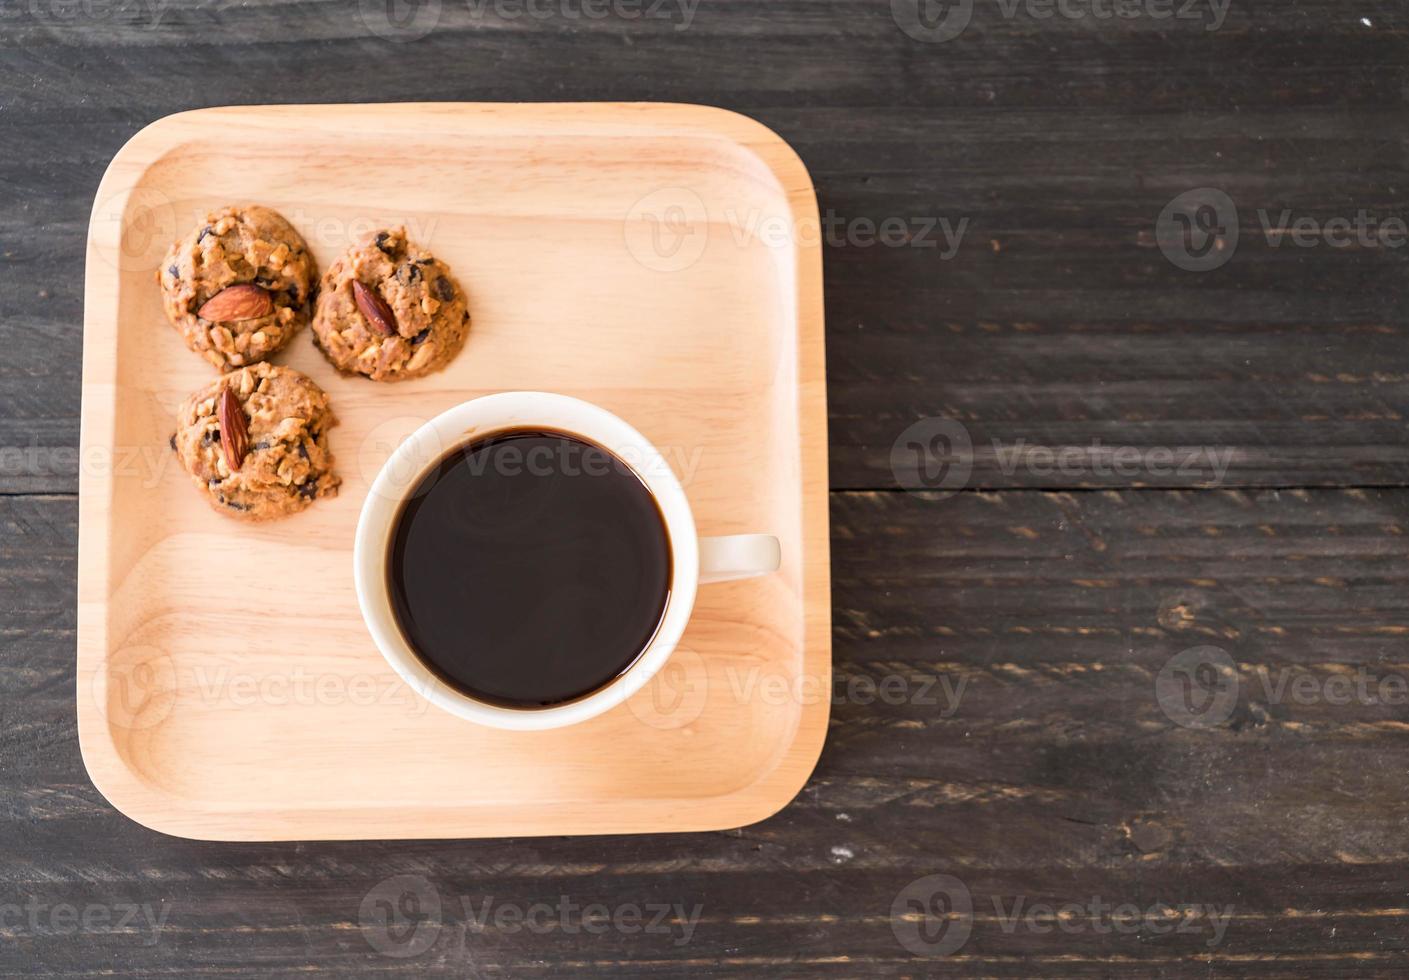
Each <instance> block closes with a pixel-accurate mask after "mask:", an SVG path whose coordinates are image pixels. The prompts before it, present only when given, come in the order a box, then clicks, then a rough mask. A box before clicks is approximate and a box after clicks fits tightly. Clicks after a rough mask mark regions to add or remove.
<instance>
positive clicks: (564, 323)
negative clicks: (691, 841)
mask: <svg viewBox="0 0 1409 980" xmlns="http://www.w3.org/2000/svg"><path fill="white" fill-rule="evenodd" d="M239 201H256V202H260V203H263V204H267V205H270V206H272V207H274V208H277V209H278V210H280V211H282V212H283V213H284V214H285V215H286V216H287V217H288V218H289V219H290V220H291V221H293V223H294V224H295V225H296V226H298V228H299V229H300V231H301V232H302V233H303V234H304V236H305V237H306V238H307V240H308V242H309V245H310V247H311V248H312V250H313V252H314V254H315V256H316V258H317V259H318V263H319V267H320V268H326V267H327V265H328V264H329V263H330V262H331V261H332V259H333V258H334V256H335V255H337V254H338V252H340V251H341V250H342V248H344V247H345V246H346V245H347V244H348V243H349V242H350V241H351V240H352V239H354V238H356V237H358V236H360V235H362V234H364V233H365V232H366V231H368V230H370V229H371V228H373V227H377V226H382V225H387V224H405V225H406V226H407V227H408V230H409V232H410V234H411V235H412V237H414V238H417V239H418V240H420V241H422V242H423V243H424V244H426V245H427V246H429V248H430V249H431V250H432V251H433V252H435V253H436V254H437V255H439V256H440V257H442V258H444V259H445V260H447V261H448V262H449V263H450V264H451V266H452V267H453V268H454V269H455V270H456V271H457V273H458V274H459V277H460V279H461V281H462V282H463V283H464V284H465V286H466V289H467V292H468V293H469V296H470V308H471V310H472V313H473V317H474V320H473V327H472V330H471V333H470V338H469V341H468V343H467V345H466V348H465V350H464V351H463V353H462V354H461V355H460V356H459V358H458V359H457V360H456V361H455V362H454V363H453V364H452V365H451V366H450V367H449V368H448V369H447V370H445V371H444V372H442V373H440V374H437V375H434V376H432V377H429V378H425V379H422V380H420V381H414V382H408V383H404V384H397V385H379V384H373V383H371V382H368V381H365V380H362V379H358V378H345V377H341V376H339V375H338V374H337V373H336V372H335V371H334V370H333V369H332V368H331V367H330V366H329V365H328V364H327V363H326V362H325V361H324V360H323V359H322V357H321V356H320V355H319V354H318V353H317V352H316V351H315V350H314V349H313V347H312V344H311V343H310V338H309V334H308V332H306V331H305V332H304V333H303V334H302V335H300V336H298V337H296V338H295V339H294V341H293V342H292V344H291V346H290V348H289V349H287V350H285V351H284V352H282V353H281V354H279V355H277V356H276V357H275V358H274V360H275V361H277V362H278V363H282V364H288V365H291V366H293V367H296V368H298V369H299V370H302V371H304V372H307V373H308V374H310V375H311V376H312V377H313V378H314V379H315V380H316V381H317V382H318V383H319V384H321V385H322V386H323V387H324V388H325V389H326V390H327V391H328V392H329V394H330V395H331V397H332V401H333V406H334V409H335V410H336V412H337V414H338V416H339V418H340V419H341V424H340V425H339V426H338V427H337V428H336V429H334V430H333V432H332V442H333V449H334V452H335V453H336V455H337V465H338V470H339V472H340V473H341V475H342V477H343V480H344V482H343V486H342V492H341V495H340V496H338V497H337V498H335V499H332V500H326V501H320V502H319V503H317V504H316V505H315V506H314V507H312V508H311V509H310V510H308V511H306V512H305V513H303V514H300V515H297V516H295V517H293V518H291V519H288V520H285V521H282V522H277V523H271V524H267V525H253V526H252V525H244V524H241V523H238V522H236V521H233V520H229V519H227V518H225V517H222V516H221V515H218V514H216V513H214V512H213V511H211V510H209V509H208V508H207V506H206V504H205V502H204V501H203V500H201V499H200V497H199V495H198V494H197V493H196V492H195V491H194V490H193V489H192V487H191V486H190V485H189V483H188V478H187V477H186V475H185V474H184V473H182V472H181V471H180V469H179V467H178V466H177V465H176V463H175V460H174V457H173V456H172V454H171V453H170V451H169V450H168V448H167V437H168V435H169V434H170V433H171V431H172V429H173V421H172V419H173V412H174V409H175V406H176V405H177V403H178V402H179V401H180V400H181V398H182V397H183V396H184V395H185V394H186V393H187V392H189V391H190V390H191V389H193V388H195V387H197V386H199V385H200V384H202V383H204V382H206V381H208V380H209V379H210V377H211V376H212V375H211V370H210V368H209V367H208V366H207V365H206V364H205V363H204V362H202V361H201V360H200V358H198V357H197V356H196V355H194V354H192V353H190V352H189V351H187V350H186V349H185V347H184V346H183V344H182V343H181V341H180V340H179V338H178V336H177V334H176V332H175V331H174V330H172V329H171V328H170V327H169V326H167V324H166V323H165V321H164V319H163V317H162V312H161V308H160V304H159V300H158V294H157V289H156V286H155V284H154V270H155V269H156V267H157V264H158V262H159V261H160V259H161V256H162V253H163V250H164V249H165V247H166V245H167V244H168V243H169V242H170V241H171V240H172V239H173V238H175V237H176V236H177V235H179V234H181V233H182V232H184V231H185V230H186V229H187V228H188V227H189V226H191V225H192V224H194V223H195V222H196V221H197V220H199V217H200V215H201V214H203V213H204V212H205V211H206V210H208V209H210V208H212V207H216V206H219V205H222V204H226V203H232V202H239ZM817 229H818V216H817V205H816V199H815V196H814V194H813V190H812V185H811V182H810V180H809V178H808V175H807V172H806V170H805V169H804V168H803V166H802V163H801V161H800V160H799V159H798V158H797V156H796V155H795V154H794V153H793V152H792V150H791V149H790V148H789V147H788V146H787V145H786V144H785V143H783V141H782V140H781V139H779V138H778V136H776V135H775V134H774V133H773V132H771V131H770V130H768V129H766V128H765V127H763V126H762V125H760V124H758V123H756V122H753V121H752V120H749V119H747V118H745V117H743V116H739V115H735V114H733V113H729V112H726V111H723V110H720V109H712V108H707V107H703V106H688V105H664V104H579V105H569V104H554V105H493V104H410V105H339V106H269V107H248V108H228V109H209V110H200V111H196V112H187V113H182V114H180V115H176V116H171V117H169V118H167V119H163V120H161V121H159V122H157V123H154V124H153V125H151V126H149V127H147V128H146V129H144V130H143V131H142V132H141V133H139V134H138V135H137V136H135V137H134V138H133V139H132V140H131V142H129V143H128V144H127V145H126V146H125V147H123V149H122V151H121V152H119V153H118V155H117V157H116V159H115V160H114V161H113V163H112V165H111V166H110V167H109V169H108V172H107V174H106V176H105V177H104V178H103V183H102V186H101V187H100V189H99V191H98V196H97V201H96V204H95V208H94V212H93V219H92V222H91V225H90V229H89V239H88V260H87V286H86V290H87V291H86V304H85V305H86V309H85V315H84V332H85V336H84V351H83V437H82V452H83V467H82V470H83V472H82V477H81V488H82V498H81V501H80V515H81V517H80V521H81V526H80V534H79V573H78V599H79V613H78V692H77V693H78V731H79V739H80V744H81V746H82V750H83V757H84V761H85V762H86V764H87V766H88V771H89V773H90V774H91V776H92V778H93V781H94V783H95V784H96V785H97V786H98V788H99V789H100V790H101V791H102V792H103V794H104V795H105V796H106V797H107V798H108V799H109V800H110V801H111V802H112V803H113V805H114V806H116V807H117V808H118V809H120V810H121V811H123V812H124V813H126V814H127V815H128V816H130V817H132V818H133V819H134V820H137V821H139V822H141V823H143V824H146V825H147V826H149V827H152V828H155V829H157V830H161V831H164V832H166V833H170V834H178V835H181V836H186V837H194V838H202V839H212V840H288V839H320V838H374V837H376V838H398V837H491V836H510V835H512V836H519V835H538V834H598V833H635V832H649V831H687V830H711V829H720V828H726V827H735V826H740V825H743V824H747V823H750V822H752V821H756V820H760V819H762V818H764V817H766V816H768V815H770V814H772V813H774V812H775V811H777V810H778V809H780V808H781V807H782V806H783V805H785V804H786V803H787V802H788V801H789V800H790V799H791V798H792V797H793V796H794V795H795V794H796V793H797V792H798V790H799V789H800V788H801V787H802V785H803V783H804V781H805V780H806V779H807V777H808V775H809V773H810V772H811V770H812V768H813V765H814V764H815V762H816V760H817V756H818V754H819V752H820V751H821V746H822V740H823V735H824V732H825V729H826V724H827V713H828V703H829V699H830V693H831V685H830V677H831V644H830V628H831V624H830V604H829V583H828V540H827V497H826V490H827V465H826V411H825V389H824V380H823V366H824V359H823V348H822V290H821V258H820V243H819V238H820V236H819V235H818V234H817ZM515 388H534V389H543V390H549V391H559V392H564V393H566V394H571V395H576V396H578V397H581V398H586V399H588V400H590V401H594V402H597V403H598V404H600V405H602V406H603V407H605V408H607V409H609V410H611V411H613V412H615V413H617V414H618V415H620V416H622V417H623V418H625V419H626V420H627V421H628V422H630V423H631V424H632V425H634V426H636V427H637V428H639V429H640V430H641V431H642V432H643V433H644V434H645V435H646V437H647V438H649V439H651V440H652V441H653V442H654V443H656V445H657V446H660V447H661V448H662V449H663V450H664V451H665V452H666V453H667V455H671V454H674V455H673V456H672V457H671V458H672V462H673V463H674V464H675V466H676V472H677V475H679V476H680V478H681V480H682V482H683V483H684V485H685V490H686V493H687V494H688V496H689V498H690V502H691V505H692V506H693V508H694V510H695V515H696V519H697V521H698V523H699V528H700V533H701V534H730V533H736V532H745V531H767V532H771V533H773V534H776V535H778V537H779V538H780V539H781V541H782V545H783V570H782V572H781V573H780V574H777V575H773V576H770V577H767V578H761V579H754V580H751V581H743V582H736V583H729V584H724V585H715V586H709V587H706V588H702V589H701V590H700V595H699V601H698V604H697V605H696V608H695V613H694V617H693V618H692V620H691V624H690V627H689V629H688V630H687V632H686V634H685V637H684V640H683V643H682V646H681V649H680V650H679V651H678V652H677V653H676V655H675V657H674V658H673V659H672V661H671V663H670V664H669V665H668V666H667V667H666V669H665V670H663V671H662V672H661V674H660V675H658V676H657V678H656V679H655V680H654V681H653V682H652V683H651V685H650V686H648V687H647V688H646V689H645V690H643V691H642V692H641V694H639V695H638V696H637V697H636V698H634V699H633V700H632V701H631V702H630V703H628V704H627V705H624V706H622V707H621V708H618V709H617V710H615V711H613V712H611V713H609V714H607V715H604V716H602V717H601V718H598V719H595V720H593V721H591V722H588V723H586V724H583V725H579V726H575V727H572V728H568V729H563V730H558V731H550V732H541V733H510V732H501V731H494V730H491V729H488V728H481V727H478V726H475V725H473V724H470V723H467V722H464V721H462V720H459V719H457V718H454V717H452V716H450V715H448V714H444V713H442V712H440V711H438V710H437V709H434V708H431V707H429V706H427V705H426V704H425V703H424V702H423V701H421V700H420V699H419V698H418V697H417V696H416V695H415V694H414V693H413V692H411V691H410V690H409V689H406V688H405V687H403V686H401V685H400V684H399V682H398V681H397V678H396V675H395V674H394V673H393V672H392V671H391V669H390V668H389V667H388V666H387V665H386V664H385V662H384V661H383V660H382V658H381V657H380V655H379V654H378V653H377V650H376V649H375V648H374V647H373V645H372V641H371V639H370V638H369V637H368V635H367V632H366V630H365V629H364V628H363V624H362V619H361V616H360V615H359V613H358V608H357V602H356V598H355V596H354V594H353V586H352V560H351V552H352V535H353V526H354V523H355V521H356V519H357V513H358V509H359V507H360V506H361V503H362V499H363V497H364V495H365V494H366V491H367V487H368V485H369V483H370V482H371V480H372V478H373V476H374V475H375V474H376V472H377V469H378V467H379V466H380V465H381V463H382V461H383V460H384V459H385V458H386V457H387V456H388V455H389V453H390V452H391V449H392V448H393V447H394V446H395V445H396V444H397V443H398V441H399V440H400V439H401V438H404V436H405V435H407V434H408V433H409V432H410V431H411V430H412V429H414V428H415V427H416V426H417V425H419V424H420V423H421V422H422V421H424V420H426V419H428V418H430V417H432V416H434V415H436V414H438V413H439V412H441V411H442V410H444V409H446V408H448V407H450V406H451V405H454V404H456V403H458V402H460V401H463V400H465V399H468V398H473V397H475V396H478V395H482V394H485V393H488V392H492V391H499V390H505V389H515Z"/></svg>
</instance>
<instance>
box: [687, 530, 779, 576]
mask: <svg viewBox="0 0 1409 980" xmlns="http://www.w3.org/2000/svg"><path fill="white" fill-rule="evenodd" d="M782 561H783V549H782V546H781V545H779V544H778V539H777V538H775V537H773V535H771V534H725V535H722V536H720V537H716V538H700V583H701V584H704V583H706V582H730V581H733V580H734V579H736V578H753V577H754V576H756V575H767V574H768V573H769V572H776V571H777V570H778V566H779V565H780V564H782Z"/></svg>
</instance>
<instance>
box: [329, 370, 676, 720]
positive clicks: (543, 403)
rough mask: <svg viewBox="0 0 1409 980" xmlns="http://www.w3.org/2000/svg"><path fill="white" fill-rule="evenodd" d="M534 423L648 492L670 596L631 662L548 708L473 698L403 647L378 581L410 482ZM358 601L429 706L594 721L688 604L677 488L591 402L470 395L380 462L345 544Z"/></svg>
mask: <svg viewBox="0 0 1409 980" xmlns="http://www.w3.org/2000/svg"><path fill="white" fill-rule="evenodd" d="M524 426H541V427H543V428H544V429H550V430H557V431H561V432H564V433H567V434H569V435H576V436H579V437H581V438H583V439H586V440H589V441H591V442H594V443H596V444H598V445H599V446H601V447H602V448H604V449H606V450H608V451H609V452H611V453H612V455H613V456H615V457H616V458H617V459H619V460H621V461H622V462H623V463H625V464H626V465H627V466H628V467H630V468H631V470H632V471H633V472H634V473H635V474H636V476H637V477H638V478H639V479H640V480H641V482H642V483H644V484H645V485H646V488H647V489H648V490H649V491H650V493H651V495H652V496H653V497H654V498H655V501H656V504H657V506H658V507H659V509H660V513H661V518H662V520H663V521H664V522H665V532H666V538H667V540H668V542H669V545H670V552H671V571H670V594H669V596H668V598H667V600H666V607H665V611H664V612H663V613H662V615H661V619H660V623H659V624H658V625H657V627H656V632H655V635H654V637H653V638H652V639H651V641H650V643H648V644H647V645H646V647H645V649H644V650H642V651H641V653H640V654H639V655H638V656H637V657H636V660H635V661H634V662H633V663H632V664H631V666H629V667H628V668H627V669H626V670H624V671H623V672H622V673H621V674H619V675H617V677H616V678H615V679H613V680H612V681H610V682H608V683H607V684H606V685H605V686H604V687H600V688H598V689H597V690H595V691H593V692H591V693H590V694H587V695H584V696H582V697H580V698H577V699H575V700H573V701H568V702H565V703H563V704H557V705H552V706H550V707H546V708H516V707H506V706H504V705H496V704H490V703H488V702H485V701H479V700H477V699H475V698H473V697H471V696H469V695H467V694H464V693H463V692H461V691H459V690H456V689H455V688H453V687H451V686H450V685H449V684H447V683H446V682H445V681H444V680H442V679H441V678H440V677H439V676H437V675H436V674H435V673H434V672H432V671H431V669H430V668H429V667H427V666H426V665H425V664H424V663H423V662H422V661H421V659H420V658H419V657H418V656H417V655H416V653H415V652H414V651H413V650H412V649H411V646H410V644H409V643H408V642H407V640H406V638H405V637H404V636H402V634H401V630H400V627H399V626H398V625H397V623H396V617H395V615H394V613H393V611H392V607H391V597H390V594H389V590H388V587H387V581H386V564H387V547H388V545H389V543H390V536H391V531H392V528H393V526H394V524H395V521H396V518H397V515H398V514H399V513H400V511H401V506H402V504H403V503H404V501H405V500H406V497H407V495H408V494H409V492H410V490H411V488H413V487H415V486H416V484H417V483H418V482H419V481H420V479H421V477H422V476H423V475H424V474H425V473H426V472H427V471H428V470H429V469H430V467H431V466H433V465H434V464H435V463H436V462H437V461H438V460H440V459H441V458H443V457H444V456H445V455H446V454H447V453H450V452H453V451H454V450H455V449H457V448H459V447H461V446H464V445H466V444H467V443H468V442H471V441H475V440H478V439H481V438H484V437H487V436H490V435H493V434H494V433H495V432H496V431H500V430H503V429H509V428H520V427H524ZM353 579H354V583H355V586H356V591H357V605H358V608H359V609H360V611H361V613H362V621H363V622H364V623H365V624H366V626H367V630H368V632H369V633H370V634H371V636H372V641H373V643H374V644H375V645H376V647H377V649H378V650H379V651H380V652H381V654H382V657H383V659H385V660H386V661H387V663H388V664H390V665H391V667H392V669H393V670H395V671H396V673H397V674H398V675H399V676H400V677H401V679H402V680H403V681H405V682H406V683H407V684H408V685H410V687H411V689H412V690H413V691H415V692H416V693H418V694H420V695H421V696H422V697H424V698H425V699H426V700H428V701H429V702H430V703H431V704H433V705H435V706H436V707H438V708H440V709H442V710H444V711H447V712H449V713H450V714H453V715H456V716H458V717H460V718H464V719H466V720H467V721H473V722H477V723H479V724H482V725H488V726H490V727H493V728H501V729H507V730H511V731H541V730H545V729H551V728H560V727H562V726H564V725H573V724H577V723H579V722H583V721H587V720H588V719H589V718H595V717H597V716H598V715H600V714H603V713H605V712H607V711H610V710H611V709H612V708H614V707H616V706H617V705H619V704H621V703H623V702H624V701H626V700H627V699H628V698H630V697H631V696H632V695H633V694H635V693H636V692H637V691H639V690H641V688H643V687H645V686H646V684H647V683H649V682H650V680H651V678H652V677H653V676H655V674H656V672H657V671H659V670H660V669H661V667H663V666H664V665H665V663H666V661H667V660H669V659H670V655H671V654H672V653H673V652H674V650H675V647H676V645H677V644H678V643H679V642H680V637H681V636H682V635H683V634H684V632H685V624H686V622H687V621H688V620H689V617H690V613H691V611H692V609H693V608H694V604H695V593H696V590H697V588H698V585H699V539H698V534H697V531H696V528H695V520H694V515H693V514H692V512H691V510H690V504H689V501H688V500H687V499H686V497H685V491H684V488H683V487H681V485H680V481H679V480H678V479H677V478H676V476H675V473H674V471H673V470H672V469H671V468H670V465H669V463H668V462H667V461H666V459H665V457H664V455H662V454H661V452H660V451H659V450H658V449H656V447H655V446H654V445H653V444H652V443H651V442H650V441H649V440H648V439H646V437H645V436H643V435H642V434H641V433H640V432H638V431H637V430H636V429H635V428H633V427H632V426H631V425H630V424H629V423H627V422H626V421H624V420H623V419H621V418H620V417H618V416H616V415H614V414H612V413H611V412H609V411H607V410H606V409H604V408H602V407H601V406H599V405H594V404H593V403H591V402H588V401H584V400H582V399H580V398H574V397H572V396H570V395H560V394H556V393H553V392H545V391H504V392H497V393H495V394H491V395H482V396H480V397H478V398H471V399H469V400H468V401H464V402H461V403H459V404H458V405H455V406H453V407H451V408H449V409H447V410H445V411H444V412H441V413H440V414H439V415H437V416H435V417H434V418H432V419H430V420H429V421H427V422H425V423H423V424H422V425H421V426H419V427H418V428H417V429H416V430H415V431H414V432H412V433H411V435H409V436H408V437H407V438H406V439H404V440H402V442H401V444H400V445H398V446H397V447H396V449H394V450H393V451H392V453H391V455H390V456H388V457H387V460H386V461H385V462H384V463H383V464H382V467H381V469H380V470H379V471H378V472H377V476H376V478H375V479H374V480H373V481H372V485H371V487H370V488H369V490H368V492H367V496H366V499H365V500H364V501H363V504H362V510H361V512H360V513H359V515H358V518H357V530H356V534H355V538H354V542H353Z"/></svg>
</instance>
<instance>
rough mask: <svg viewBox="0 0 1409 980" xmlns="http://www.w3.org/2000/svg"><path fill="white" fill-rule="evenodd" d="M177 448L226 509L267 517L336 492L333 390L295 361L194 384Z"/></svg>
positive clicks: (174, 441)
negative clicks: (330, 397)
mask: <svg viewBox="0 0 1409 980" xmlns="http://www.w3.org/2000/svg"><path fill="white" fill-rule="evenodd" d="M176 424H177V429H176V434H175V435H173V436H172V437H171V448H172V449H174V450H175V451H176V458H177V459H178V460H180V462H181V466H182V468H183V469H185V470H186V472H187V473H189V474H191V480H192V481H193V482H194V483H195V485H196V486H197V487H199V488H200V490H201V492H202V493H204V494H205V495H206V497H207V498H208V499H209V501H210V505H211V506H212V507H214V508H215V509H216V510H218V511H220V512H221V513H222V514H228V515H230V516H231V517H238V518H241V519H243V520H247V521H267V520H271V519H273V518H277V517H284V516H285V515H288V514H293V513H296V512H297V511H300V510H303V509H304V508H305V507H307V506H308V505H309V504H311V503H312V502H313V501H314V500H316V499H318V498H319V497H332V496H336V495H337V492H338V484H339V483H341V482H342V481H341V480H339V479H338V477H337V476H336V475H334V473H333V456H332V453H331V452H330V451H329V450H328V429H330V428H331V427H332V426H334V425H336V424H337V419H336V418H335V417H334V416H333V412H332V409H331V408H330V407H329V406H328V396H327V395H326V394H324V393H323V389H322V388H319V387H318V386H317V385H316V384H314V383H313V381H312V379H310V378H309V377H308V376H307V375H305V374H303V373H301V372H299V371H295V370H294V369H293V368H286V367H277V366H275V365H273V364H266V363H261V364H254V365H251V366H249V367H245V368H240V369H239V370H238V371H231V372H230V373H229V374H226V375H222V376H221V377H219V378H217V379H216V380H214V381H212V382H211V383H210V384H208V385H206V386H205V387H204V388H201V389H200V390H199V391H196V392H194V393H193V394H192V395H191V396H190V397H188V398H187V399H186V400H185V401H184V402H182V403H181V408H180V409H179V410H178V411H177V414H176Z"/></svg>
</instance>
